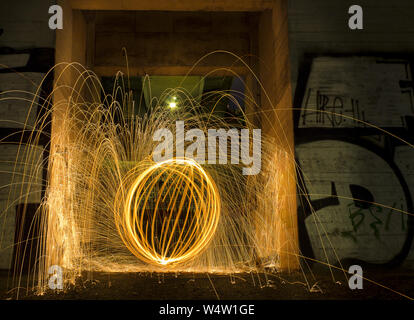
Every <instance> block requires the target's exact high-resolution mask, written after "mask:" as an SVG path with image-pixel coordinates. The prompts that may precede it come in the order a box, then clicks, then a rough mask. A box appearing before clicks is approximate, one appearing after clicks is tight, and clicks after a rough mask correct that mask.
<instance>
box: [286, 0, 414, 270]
mask: <svg viewBox="0 0 414 320" xmlns="http://www.w3.org/2000/svg"><path fill="white" fill-rule="evenodd" d="M352 4H358V5H360V6H362V8H363V10H364V30H356V31H352V30H350V29H349V27H348V19H349V16H350V15H349V14H348V8H349V6H350V5H352ZM413 9H414V3H413V2H412V1H410V0H399V1H383V0H380V1H378V0H360V1H354V2H352V3H351V2H349V1H346V0H345V1H344V0H335V1H326V0H315V1H307V0H291V1H289V35H290V39H289V47H290V61H291V74H292V92H293V94H294V95H296V98H298V97H299V99H296V100H295V102H296V104H295V105H294V107H295V108H300V107H302V108H303V106H304V105H306V104H307V103H306V102H305V100H304V99H305V97H307V96H306V95H307V94H308V93H309V91H308V90H309V89H311V88H310V86H314V87H313V88H312V89H315V90H319V92H322V94H325V95H326V97H328V96H329V98H333V97H334V96H336V97H338V98H339V99H341V101H343V102H344V103H345V105H344V108H343V109H340V108H339V109H338V108H337V109H335V110H333V109H330V110H331V111H336V112H338V113H339V112H341V113H342V112H345V113H346V111H345V109H349V107H350V104H349V103H348V102H349V101H350V99H359V102H360V108H362V109H363V110H364V111H365V114H370V115H371V117H370V119H369V122H370V123H372V124H376V125H378V126H380V127H383V128H385V127H387V124H388V126H389V125H390V124H392V126H394V127H395V128H394V129H395V130H396V132H398V135H399V136H401V137H402V138H404V139H407V140H408V141H411V142H412V141H413V138H414V135H413V131H412V128H409V127H408V125H407V123H404V118H405V116H406V115H409V116H410V117H412V115H413V113H414V108H413V105H412V96H413V93H412V88H407V90H406V92H405V94H407V99H408V100H404V99H403V98H402V96H403V94H402V89H401V88H400V85H399V83H400V81H399V80H401V81H408V82H410V81H412V74H410V72H409V70H408V68H407V70H408V71H407V72H405V70H403V72H402V73H403V74H404V75H403V76H401V78H400V79H398V77H397V78H395V79H396V80H395V81H394V80H393V79H394V77H395V74H394V71H393V69H392V68H389V69H387V70H385V69H383V70H382V71H380V72H379V73H376V71H374V69H370V70H368V69H369V67H368V65H369V60H367V63H366V64H364V65H359V66H358V65H357V64H358V63H356V64H354V65H350V64H348V63H347V62H344V61H345V60H340V58H337V60H336V62H335V60H331V61H332V62H331V63H332V65H335V66H336V67H334V68H331V70H332V72H331V73H330V74H329V72H327V74H325V75H324V76H323V77H322V76H320V75H317V74H316V75H315V72H316V71H315V70H310V76H311V80H310V81H311V82H312V84H311V85H310V84H309V83H308V84H307V86H306V82H303V81H299V82H298V77H299V79H301V80H304V79H305V80H306V77H307V72H308V71H309V70H308V69H307V66H308V63H310V62H311V60H310V59H309V60H308V59H306V56H307V55H341V54H343V55H356V56H361V55H374V56H391V55H392V56H395V57H399V56H400V57H401V58H404V57H405V58H407V57H408V58H409V59H412V57H413V56H414V37H413V36H412V35H413V31H414V19H413V18H412V17H413V15H412V13H413ZM410 57H411V58H410ZM334 59H335V58H334ZM341 61H342V62H341ZM328 64H329V63H326V64H325V67H326V66H327V65H328ZM341 65H342V70H341V69H340V68H339V69H338V66H341ZM372 66H373V68H377V66H375V63H374V64H373V65H372ZM411 68H412V65H411ZM358 69H360V70H361V72H358ZM349 72H351V73H352V72H353V77H354V79H353V80H349V78H348V76H347V75H346V74H347V73H349ZM393 81H394V82H393ZM377 82H378V83H377ZM381 82H382V84H381ZM376 83H377V84H376ZM358 87H359V88H358ZM404 90H405V89H404ZM356 91H359V93H356ZM362 91H364V93H362ZM314 92H315V91H314ZM327 92H328V93H327ZM338 92H340V94H339V93H338ZM303 94H304V95H303ZM399 95H400V96H399ZM385 96H393V98H391V99H390V100H389V101H388V102H387V103H388V104H387V103H386V102H385V100H384V99H382V98H384V97H385ZM302 98H303V99H302ZM311 98H312V97H311ZM410 99H411V102H410ZM338 101H339V100H338ZM311 103H312V102H311ZM313 106H314V105H313ZM330 106H332V105H330ZM383 108H385V109H383ZM328 109H329V108H328ZM328 109H326V110H328ZM393 110H394V111H395V112H394V111H393ZM298 112H299V111H298ZM298 112H296V116H297V120H298V122H297V125H298V126H299V127H300V128H295V136H296V142H297V143H299V141H302V140H303V139H302V138H305V140H307V141H308V143H306V144H300V145H299V144H297V146H296V153H297V156H298V160H299V164H300V165H301V169H302V171H303V175H304V176H305V179H307V181H306V183H305V186H306V188H307V189H306V190H305V191H306V192H307V193H310V194H312V195H311V196H310V200H311V201H316V202H317V201H320V202H319V203H320V204H321V203H322V202H323V201H324V202H325V204H323V205H321V208H319V209H316V211H317V212H315V213H313V214H312V213H309V212H308V213H307V214H306V215H307V217H306V220H305V228H304V229H302V233H303V230H305V229H306V231H307V233H308V235H309V238H307V239H306V238H304V239H302V242H303V241H307V242H310V243H311V246H312V249H313V253H314V254H315V256H316V258H318V259H320V260H323V261H327V257H328V261H329V262H330V263H337V261H338V259H337V257H339V258H340V259H341V258H345V257H353V258H361V259H363V260H366V261H370V262H382V263H383V262H387V261H389V260H390V259H392V258H393V257H394V256H395V255H396V254H397V253H398V252H399V251H400V250H401V248H402V245H403V243H404V241H405V239H406V234H407V230H408V229H407V215H404V214H401V213H400V212H397V211H393V210H390V209H389V208H388V209H386V208H385V207H381V206H379V207H377V206H376V205H373V206H371V207H370V206H364V205H362V206H361V205H360V204H358V203H357V202H355V201H353V195H352V193H351V189H350V186H351V185H359V186H363V187H364V188H365V189H366V190H369V193H371V196H373V200H374V201H376V202H378V203H380V204H382V205H385V206H389V207H393V208H397V209H400V210H403V211H406V210H407V196H406V195H404V192H403V186H402V185H403V184H404V183H401V182H399V181H398V179H397V175H396V174H395V170H400V171H401V172H402V175H403V180H405V183H406V184H407V186H408V188H409V192H410V194H411V198H413V197H414V179H413V166H412V164H413V163H414V153H413V152H412V151H413V148H412V147H409V146H407V145H404V144H401V143H399V142H398V141H396V140H395V139H390V137H389V135H387V134H384V133H383V132H380V131H378V130H377V131H375V130H374V131H372V130H371V132H370V133H369V134H367V131H363V130H365V129H362V131H360V132H359V133H358V131H357V130H353V129H350V130H348V131H347V130H346V129H344V127H348V128H352V127H353V125H350V124H349V119H348V124H345V125H344V123H342V124H340V125H337V126H336V130H335V127H334V126H333V125H330V124H327V123H326V122H325V123H324V124H322V123H319V124H318V123H313V125H309V124H308V125H303V123H302V118H299V117H300V116H301V115H303V114H300V112H299V114H298ZM314 115H316V113H314ZM355 126H356V127H361V126H359V125H355ZM303 127H308V128H309V127H312V130H310V131H306V128H305V130H302V128H303ZM338 127H340V128H338ZM299 129H300V130H299ZM394 129H393V130H394ZM301 130H302V131H301ZM323 130H325V131H323ZM324 132H325V136H326V135H328V136H329V137H330V138H331V140H330V141H326V140H324V139H322V138H321V137H322V136H323V134H324ZM328 132H329V133H328ZM350 137H352V139H353V141H354V142H352V143H347V142H344V141H343V139H347V138H350ZM372 146H375V148H377V150H379V151H378V152H379V154H382V155H383V156H380V155H379V154H375V153H373V152H371V151H370V150H369V149H370V147H372ZM384 159H387V161H388V162H386V161H384ZM394 165H395V166H396V169H395V168H394V169H393V168H392V167H393V166H394ZM332 183H333V184H334V187H335V189H336V190H333V189H332V185H331V184H332ZM333 191H335V192H336V193H337V194H338V196H341V197H348V199H345V198H340V199H339V200H337V201H338V202H337V203H335V201H333V200H332V199H329V196H330V195H332V193H333ZM408 202H409V201H408ZM302 209H303V208H302ZM305 211H306V210H305ZM320 236H322V237H321V238H320ZM332 247H333V248H335V250H336V252H335V251H334V250H333V248H332ZM335 254H336V255H337V257H336V256H335ZM413 259H414V254H411V255H410V256H409V259H408V261H406V265H413V262H412V260H413Z"/></svg>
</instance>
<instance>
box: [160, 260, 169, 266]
mask: <svg viewBox="0 0 414 320" xmlns="http://www.w3.org/2000/svg"><path fill="white" fill-rule="evenodd" d="M167 263H168V261H167V260H165V259H161V260H160V264H162V265H164V266H165V265H166V264H167Z"/></svg>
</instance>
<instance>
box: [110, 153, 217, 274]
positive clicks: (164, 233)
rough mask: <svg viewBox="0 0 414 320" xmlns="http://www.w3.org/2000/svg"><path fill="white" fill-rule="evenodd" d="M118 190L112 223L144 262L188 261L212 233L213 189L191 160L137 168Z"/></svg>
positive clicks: (200, 249) (161, 263) (213, 221)
mask: <svg viewBox="0 0 414 320" xmlns="http://www.w3.org/2000/svg"><path fill="white" fill-rule="evenodd" d="M120 190H121V191H119V192H118V195H117V201H116V206H117V208H116V214H115V216H116V219H115V223H116V226H117V228H118V232H119V234H120V236H121V238H122V241H123V242H124V244H125V245H126V246H127V248H128V249H129V250H130V251H131V252H132V253H133V254H134V255H135V256H136V257H137V258H139V259H140V260H142V261H144V262H147V263H151V264H155V265H159V266H167V265H175V264H177V263H182V262H185V261H189V260H190V259H192V258H193V257H195V256H196V255H198V254H199V253H200V252H201V251H202V250H203V249H205V248H206V246H207V245H208V243H209V242H210V241H211V239H212V237H213V235H214V233H215V231H216V229H217V225H218V222H219V219H220V197H219V193H218V190H217V187H216V185H215V183H214V181H213V179H212V178H211V177H210V176H209V175H208V174H207V172H206V171H205V170H204V169H203V168H202V167H201V166H200V165H199V164H198V163H197V162H195V161H194V160H192V159H188V158H180V159H178V158H174V159H169V160H166V161H163V162H159V163H152V164H151V165H147V166H146V167H144V168H142V166H141V167H140V166H138V167H137V168H135V169H133V170H131V171H130V172H129V173H128V175H127V177H126V180H125V182H124V183H123V184H122V186H121V188H120Z"/></svg>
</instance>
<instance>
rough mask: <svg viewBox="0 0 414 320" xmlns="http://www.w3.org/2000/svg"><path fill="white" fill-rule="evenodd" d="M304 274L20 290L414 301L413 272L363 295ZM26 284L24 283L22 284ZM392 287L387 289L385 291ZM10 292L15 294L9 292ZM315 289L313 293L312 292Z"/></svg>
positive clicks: (323, 276) (99, 280) (1, 286)
mask: <svg viewBox="0 0 414 320" xmlns="http://www.w3.org/2000/svg"><path fill="white" fill-rule="evenodd" d="M314 273H315V279H314V278H313V277H312V276H311V275H310V274H306V279H307V281H308V283H309V286H307V285H306V281H305V277H304V274H302V273H293V274H289V275H288V274H280V273H259V274H258V273H254V274H237V275H235V276H234V277H232V278H231V277H230V276H228V275H225V276H223V275H207V274H179V275H175V274H168V273H167V274H157V273H110V274H109V273H97V272H95V273H93V274H89V277H90V276H92V279H93V280H88V275H87V274H84V275H83V276H82V277H81V278H79V279H78V281H77V282H76V284H75V285H74V286H71V287H70V288H69V289H67V290H65V291H64V292H58V293H56V292H52V291H51V292H47V293H46V294H45V295H42V296H36V295H34V294H33V293H31V292H30V291H29V292H28V291H27V289H25V288H24V281H25V280H23V283H22V285H21V290H20V297H19V299H30V300H32V299H42V300H43V299H57V300H60V299H63V300H67V299H69V300H90V299H93V300H95V299H97V300H101V299H104V300H107V299H111V300H113V299H115V300H131V299H132V300H200V299H201V300H217V299H220V300H355V299H356V300H365V299H386V300H395V299H397V300H398V299H406V298H405V297H404V296H402V295H399V294H398V293H396V292H393V290H394V291H398V292H400V293H401V294H403V295H407V296H409V297H414V286H413V284H414V282H413V280H414V272H413V271H410V270H397V271H382V272H378V271H375V270H373V271H368V272H365V274H364V277H366V278H367V279H370V280H372V281H375V282H377V283H379V285H378V284H374V283H372V282H370V281H367V280H365V281H364V288H363V289H362V290H350V289H349V287H348V283H347V281H346V279H345V276H344V274H343V273H339V272H334V280H333V279H332V275H331V273H330V272H329V270H314ZM7 279H8V274H7V272H2V273H1V274H0V298H1V299H7V300H9V299H14V298H16V288H15V287H14V289H13V287H11V286H10V285H9V287H8V286H7V282H8V281H7ZM24 279H25V278H24ZM385 287H388V288H389V289H387V288H385ZM10 288H12V289H10ZM309 288H311V289H309Z"/></svg>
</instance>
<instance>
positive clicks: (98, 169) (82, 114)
mask: <svg viewBox="0 0 414 320" xmlns="http://www.w3.org/2000/svg"><path fill="white" fill-rule="evenodd" d="M52 73H54V76H55V79H54V88H53V92H52V93H51V94H50V95H49V96H47V97H46V98H44V99H42V100H41V105H40V107H41V108H42V110H43V111H44V112H42V113H40V115H39V117H38V118H37V119H36V122H35V126H34V127H33V128H29V127H25V130H27V131H29V132H30V134H31V138H30V141H31V142H32V143H33V144H35V143H36V142H37V141H38V140H39V139H41V137H42V135H45V134H47V135H49V136H50V145H48V147H49V148H50V152H49V156H48V157H47V159H46V160H47V161H48V171H47V172H48V174H47V179H46V181H44V183H45V184H46V189H45V192H44V195H43V198H42V202H41V205H40V207H39V209H38V210H37V212H36V221H37V222H38V225H39V226H40V234H39V239H40V240H39V245H38V247H37V249H36V252H31V254H32V255H34V256H35V257H36V264H35V268H34V269H33V271H34V275H33V287H34V288H35V289H37V290H38V292H39V293H42V292H43V291H44V290H45V289H46V288H47V279H48V276H49V275H48V271H47V270H49V268H50V267H51V266H59V267H61V268H62V269H63V270H64V272H63V275H64V279H65V284H66V283H67V284H69V283H73V282H74V281H75V279H76V277H77V276H78V275H79V274H80V273H81V272H83V271H107V272H122V271H162V272H169V271H174V272H180V271H183V272H185V271H191V272H221V273H234V272H241V271H254V270H257V268H258V267H260V266H263V265H267V266H271V267H277V265H278V259H279V258H278V257H279V252H281V250H285V251H286V250H289V249H288V248H289V246H287V245H286V241H287V239H288V236H286V235H283V232H284V230H289V228H288V227H284V226H287V225H289V221H284V220H283V219H282V218H281V217H280V216H279V215H278V214H277V212H278V211H279V210H280V208H281V207H283V206H285V205H286V204H287V202H286V193H287V191H286V190H285V188H283V185H284V183H286V179H291V180H292V179H293V180H292V181H294V179H295V177H294V175H292V176H287V175H286V172H287V171H286V170H285V169H286V168H287V167H290V168H294V159H293V158H292V155H291V154H290V153H288V152H287V151H285V150H283V149H282V148H280V149H279V148H278V146H277V145H275V144H274V141H272V140H271V139H269V138H268V137H267V136H266V134H261V135H257V134H256V133H257V132H256V131H257V130H256V129H254V126H253V125H252V123H251V122H250V121H249V115H248V114H247V113H246V112H245V111H244V110H243V108H242V107H241V106H240V105H239V104H238V100H237V99H235V98H234V96H233V95H232V94H234V92H231V90H230V91H215V92H208V93H206V95H208V96H209V97H210V98H211V97H215V99H212V101H215V102H214V103H213V104H212V105H210V106H208V108H206V106H203V105H201V101H202V100H201V99H199V98H200V97H194V96H192V95H191V94H190V93H189V92H188V90H186V89H184V88H182V87H180V86H178V87H177V88H170V89H167V90H165V91H164V92H163V93H162V94H161V96H160V97H153V98H151V103H150V107H149V108H147V109H145V110H144V112H142V109H141V110H139V109H140V108H142V106H141V105H140V104H139V103H138V102H137V101H135V100H134V99H133V94H132V89H133V88H131V87H129V84H128V78H127V77H124V76H123V75H122V74H121V73H120V72H119V73H118V74H117V75H116V80H115V85H114V87H113V90H112V92H110V93H108V92H105V90H104V87H103V85H102V83H101V82H100V80H99V78H98V76H96V75H95V74H94V73H93V72H91V71H89V70H86V69H85V68H84V67H82V66H81V65H79V64H77V63H60V64H58V65H56V66H55V67H54V69H53V70H51V71H50V72H49V74H48V75H47V76H46V77H48V76H50V75H51V74H52ZM68 78H71V79H72V80H71V81H68ZM67 82H69V83H71V85H68V84H67ZM149 83H150V78H149V77H146V78H145V79H144V85H149ZM236 94H239V95H241V94H242V93H240V92H236ZM38 95H39V92H37V93H36V94H35V97H37V96H38ZM243 95H244V99H246V100H248V101H249V103H251V104H254V103H255V101H254V100H253V99H252V98H251V96H250V95H248V94H243ZM171 97H173V98H174V108H172V107H171ZM224 98H227V99H230V100H232V102H233V103H234V105H236V106H238V108H239V110H238V112H239V114H240V116H237V117H228V116H227V117H223V116H222V115H217V114H216V113H215V112H214V110H215V108H216V105H217V103H218V101H220V100H221V99H224ZM33 101H35V100H33ZM52 101H53V102H52ZM137 110H138V111H137ZM177 123H180V124H182V129H185V130H189V132H190V133H194V132H196V134H195V135H193V136H192V137H190V138H188V137H187V136H186V137H185V139H184V140H183V141H182V144H180V142H177V141H175V143H176V145H175V146H172V144H171V141H167V140H168V139H167V138H168V136H165V137H161V140H160V139H159V138H160V135H159V129H160V128H165V129H166V130H167V131H169V132H171V133H175V134H176V135H177V134H180V133H179V132H177V128H178V126H177ZM184 123H185V125H184ZM50 126H51V132H50V134H48V133H47V132H48V131H47V128H48V127H50ZM213 129H214V130H215V132H216V133H217V132H218V133H219V134H218V135H216V136H215V137H214V138H215V139H216V140H218V141H219V143H218V144H216V143H214V144H213V143H212V142H211V141H210V139H209V141H208V142H207V141H204V138H203V139H201V137H207V136H209V134H210V133H211V130H213ZM191 130H192V131H191ZM239 130H241V131H240V132H242V134H241V136H238V134H237V136H236V135H235V134H234V133H235V132H236V133H238V132H239ZM243 130H244V131H243ZM254 130H256V131H254ZM157 132H158V133H157ZM251 133H253V134H251ZM220 134H221V135H220ZM157 135H158V139H157V138H154V137H157ZM250 136H251V137H250ZM197 137H198V138H199V139H198V138H197ZM250 138H251V139H250ZM240 139H241V144H240V143H239V142H240V141H239V140H240ZM176 140H177V139H176ZM228 140H231V145H229V146H227V142H228ZM160 141H161V144H162V143H163V142H164V145H165V146H166V147H165V149H164V150H163V151H161V153H159V151H160ZM201 142H202V143H201ZM177 143H178V144H177ZM157 146H158V147H157ZM168 146H172V149H169V148H170V147H168ZM32 149H33V148H31V147H30V145H28V146H27V147H26V148H24V149H22V151H21V155H23V158H24V159H25V161H24V162H25V163H26V164H33V168H34V169H31V168H32V167H30V166H27V170H28V171H30V170H32V172H27V174H26V175H25V178H24V181H23V183H21V184H18V185H17V184H16V186H15V188H14V193H16V194H20V198H19V199H20V201H23V202H24V201H25V198H26V199H27V195H28V194H30V188H32V187H33V185H34V178H33V177H34V171H33V170H39V168H40V167H41V165H42V163H39V162H38V160H37V159H36V156H35V154H36V153H35V152H33V150H32ZM161 149H162V148H161ZM180 150H186V151H185V153H184V154H182V153H181V154H180ZM251 150H253V151H251ZM170 152H172V153H173V154H174V155H175V156H173V157H170V156H169V155H170ZM197 153H199V154H198V155H197ZM207 153H208V155H209V159H208V160H206V161H203V159H202V158H203V156H204V155H205V154H207ZM252 153H253V155H254V154H259V156H260V158H257V157H256V158H254V157H253V158H254V159H253V158H252V156H251V154H252ZM160 155H161V158H162V159H163V160H162V161H154V159H155V158H157V157H158V159H159V158H160ZM216 157H217V158H216ZM212 158H214V159H213V160H214V161H212ZM216 159H218V161H216ZM225 159H228V161H227V162H226V161H225ZM230 159H231V161H230ZM239 160H240V161H239ZM253 160H254V161H253ZM257 162H259V163H257ZM249 164H250V165H252V168H253V169H252V170H250V169H249V167H246V165H249ZM260 168H261V169H262V172H264V173H265V174H257V173H258V172H259V171H260ZM249 170H250V171H249ZM246 172H250V173H247V174H246ZM23 185H24V186H25V187H24V188H23V187H22V186H23ZM27 186H28V187H27ZM264 190H266V192H263V191H264ZM286 233H287V231H286ZM281 248H284V249H281ZM293 251H294V250H292V252H293ZM296 259H297V257H296ZM19 268H20V266H19V265H16V266H15V274H17V275H18V274H19ZM18 279H19V276H17V281H19V280H18Z"/></svg>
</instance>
